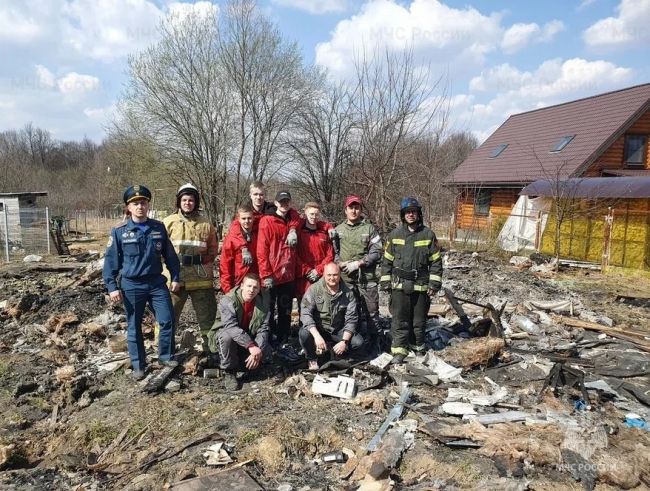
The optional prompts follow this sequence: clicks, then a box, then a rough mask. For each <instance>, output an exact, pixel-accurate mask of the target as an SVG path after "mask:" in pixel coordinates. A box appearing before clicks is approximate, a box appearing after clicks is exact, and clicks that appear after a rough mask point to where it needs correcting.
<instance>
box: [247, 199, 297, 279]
mask: <svg viewBox="0 0 650 491" xmlns="http://www.w3.org/2000/svg"><path fill="white" fill-rule="evenodd" d="M291 211H295V210H290V211H289V213H288V214H287V217H286V218H282V217H280V216H279V215H277V214H275V213H274V214H273V215H264V216H263V217H262V218H261V219H260V223H259V229H258V231H257V267H258V269H259V272H260V278H261V279H262V281H264V280H265V279H266V278H273V282H274V283H275V284H276V285H280V284H282V283H289V282H290V281H293V280H294V279H295V277H296V248H295V247H289V246H288V245H287V244H286V240H287V234H288V233H289V229H290V228H292V227H291V226H290V216H291ZM297 232H298V230H297V229H296V233H297Z"/></svg>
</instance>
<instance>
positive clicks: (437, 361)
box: [424, 352, 465, 382]
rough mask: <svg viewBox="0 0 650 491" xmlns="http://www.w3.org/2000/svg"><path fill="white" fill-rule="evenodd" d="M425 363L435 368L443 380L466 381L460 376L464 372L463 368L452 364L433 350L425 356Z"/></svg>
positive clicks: (434, 370)
mask: <svg viewBox="0 0 650 491" xmlns="http://www.w3.org/2000/svg"><path fill="white" fill-rule="evenodd" d="M424 364H425V365H426V366H428V367H429V368H430V369H431V370H433V372H434V373H435V374H436V375H438V378H439V379H440V380H441V381H442V382H465V380H463V377H461V376H460V374H461V373H462V372H463V370H462V369H460V368H456V367H454V366H451V365H450V364H449V363H447V362H445V361H444V360H443V359H442V358H440V357H438V356H436V355H434V354H433V353H431V352H428V353H427V354H426V356H425V357H424Z"/></svg>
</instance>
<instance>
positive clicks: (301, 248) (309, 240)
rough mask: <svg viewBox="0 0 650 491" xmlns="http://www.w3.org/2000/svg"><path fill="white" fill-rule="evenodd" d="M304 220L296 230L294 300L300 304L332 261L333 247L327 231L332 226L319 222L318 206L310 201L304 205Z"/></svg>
mask: <svg viewBox="0 0 650 491" xmlns="http://www.w3.org/2000/svg"><path fill="white" fill-rule="evenodd" d="M304 211H305V220H304V222H303V224H302V226H301V227H300V228H299V229H298V247H297V248H296V252H297V254H298V271H297V274H296V276H297V278H296V298H297V299H298V303H299V304H300V299H301V298H302V297H303V295H304V294H305V292H306V291H307V288H309V285H311V284H312V283H316V282H317V281H318V279H319V278H320V277H321V276H323V268H324V267H325V265H326V264H327V263H331V262H332V261H334V245H333V244H332V241H331V240H330V236H329V233H328V230H330V229H331V228H332V226H331V225H330V224H329V223H327V222H323V221H321V220H319V218H320V205H319V204H318V203H314V202H313V201H310V202H309V203H307V204H306V205H305V208H304Z"/></svg>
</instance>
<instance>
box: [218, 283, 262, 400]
mask: <svg viewBox="0 0 650 491" xmlns="http://www.w3.org/2000/svg"><path fill="white" fill-rule="evenodd" d="M269 317H270V307H269V298H268V294H267V293H266V292H261V288H260V279H259V276H257V274H255V273H247V274H246V275H245V276H244V279H243V280H242V282H241V285H239V286H236V287H235V288H233V289H232V290H230V291H229V292H228V293H227V294H226V295H224V296H223V297H222V299H221V302H219V311H218V315H217V319H216V320H215V322H214V325H213V326H212V329H211V330H210V333H209V334H208V341H209V346H210V351H211V352H218V353H219V356H220V358H221V368H222V369H224V370H225V372H226V374H225V377H224V383H225V386H226V389H227V390H238V389H239V388H240V387H239V381H238V380H237V377H236V372H237V371H238V370H240V369H244V368H245V369H246V370H249V371H252V370H256V369H258V368H259V367H260V365H261V363H262V358H263V356H264V352H265V351H267V350H268V348H269Z"/></svg>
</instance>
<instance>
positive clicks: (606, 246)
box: [600, 206, 614, 273]
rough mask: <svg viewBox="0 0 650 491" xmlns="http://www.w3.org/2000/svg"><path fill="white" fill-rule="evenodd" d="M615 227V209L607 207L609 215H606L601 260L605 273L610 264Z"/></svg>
mask: <svg viewBox="0 0 650 491" xmlns="http://www.w3.org/2000/svg"><path fill="white" fill-rule="evenodd" d="M613 228H614V210H613V209H612V207H611V206H610V207H608V208H607V216H606V217H605V227H604V229H603V258H602V261H601V265H600V266H601V269H602V271H603V273H604V272H605V271H606V270H607V267H608V266H609V260H610V254H611V249H612V229H613Z"/></svg>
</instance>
